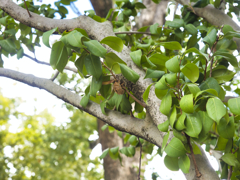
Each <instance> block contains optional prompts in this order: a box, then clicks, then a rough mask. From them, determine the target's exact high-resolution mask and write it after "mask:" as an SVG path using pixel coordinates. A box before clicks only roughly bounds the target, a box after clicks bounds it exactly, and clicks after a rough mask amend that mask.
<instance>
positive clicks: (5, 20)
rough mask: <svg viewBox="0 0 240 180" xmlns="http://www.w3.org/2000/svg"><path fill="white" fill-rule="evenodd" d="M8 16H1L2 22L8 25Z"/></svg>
mask: <svg viewBox="0 0 240 180" xmlns="http://www.w3.org/2000/svg"><path fill="white" fill-rule="evenodd" d="M8 17H9V16H5V17H2V18H0V24H2V25H4V26H6V25H7V18H8Z"/></svg>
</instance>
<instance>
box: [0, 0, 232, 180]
mask: <svg viewBox="0 0 240 180" xmlns="http://www.w3.org/2000/svg"><path fill="white" fill-rule="evenodd" d="M0 8H1V9H2V10H4V11H5V12H7V13H8V14H9V15H10V16H11V17H13V18H14V19H15V20H18V21H20V22H21V23H23V24H25V25H28V26H30V27H33V28H36V29H38V30H41V31H48V30H50V29H53V28H55V27H58V28H59V30H60V32H63V31H65V30H70V29H74V28H77V27H78V28H82V29H85V30H86V31H87V33H88V34H89V36H90V37H91V38H92V39H96V40H98V41H101V40H102V39H103V38H104V37H107V36H114V33H113V30H112V26H111V24H110V23H109V22H104V23H98V22H95V21H94V20H92V19H91V18H89V17H86V16H80V17H78V18H76V19H69V20H56V19H49V18H45V17H42V16H39V15H37V14H34V13H31V15H32V17H29V15H28V14H27V11H26V10H25V9H23V8H21V7H19V6H17V5H16V4H15V3H13V2H12V1H10V0H0ZM202 9H204V8H200V10H202ZM200 10H199V12H198V13H199V15H201V14H200ZM210 10H211V9H210ZM196 11H197V9H196ZM209 13H210V14H211V13H212V12H209ZM220 15H221V17H222V19H221V20H223V19H226V21H224V22H226V23H228V24H229V25H231V24H232V22H233V21H232V19H229V18H227V15H225V14H220ZM209 17H211V18H212V21H217V18H218V17H216V16H210V15H209ZM207 18H208V17H206V19H207ZM107 49H108V51H112V52H113V50H112V49H110V48H107ZM115 53H116V54H117V55H118V56H119V57H120V58H121V59H122V60H123V61H125V62H126V63H127V65H128V66H129V67H130V68H132V69H133V70H134V71H135V72H137V73H138V74H139V75H140V79H139V81H138V82H137V83H136V84H132V85H131V86H129V88H130V90H131V91H132V92H133V93H134V94H135V96H137V98H138V99H142V94H143V92H144V91H145V90H146V88H147V87H148V86H149V85H150V84H151V83H152V81H151V80H148V79H144V76H145V72H144V71H143V70H142V69H140V68H138V67H137V66H136V65H135V64H134V63H133V62H132V60H131V58H130V55H129V53H130V50H129V49H128V48H127V47H124V48H123V51H122V52H120V53H117V52H115ZM0 76H4V77H8V78H11V79H15V80H17V81H20V82H23V83H25V84H28V85H30V86H34V87H38V88H42V89H45V90H47V91H48V92H50V93H52V94H53V95H55V96H57V97H58V98H59V99H62V100H64V101H65V102H68V103H70V104H72V105H73V106H75V107H77V108H79V109H82V110H83V111H86V112H88V113H90V114H92V115H94V116H95V117H98V118H99V119H101V120H103V121H104V122H106V123H108V124H109V125H111V126H113V127H115V128H116V129H118V130H121V131H124V132H128V133H130V134H134V135H136V136H139V137H141V138H143V139H146V140H147V141H149V142H151V143H153V144H155V145H157V146H159V147H160V146H161V143H162V138H163V135H164V133H162V132H159V130H158V129H157V125H158V124H159V123H163V122H164V121H165V120H166V117H165V116H164V115H162V114H161V113H160V111H159V106H160V103H161V101H160V100H159V99H158V98H157V97H156V96H155V93H154V87H153V86H152V87H151V90H150V93H149V100H148V107H147V108H146V109H147V113H148V116H147V118H146V119H145V120H140V119H137V118H133V117H130V116H128V115H123V114H121V113H119V112H116V111H111V110H106V111H107V114H108V116H105V115H103V114H102V113H101V109H100V106H99V105H98V104H96V103H93V102H90V103H89V105H88V106H87V107H86V108H83V107H81V106H80V105H79V102H80V99H81V98H80V97H79V96H78V95H76V94H74V93H72V92H70V91H68V90H66V89H64V88H62V87H60V86H58V85H56V84H54V83H53V82H52V81H50V80H46V79H42V78H37V77H34V76H32V75H26V74H23V73H19V72H16V71H12V70H7V69H2V68H0ZM197 163H198V164H199V170H200V171H201V173H202V174H203V176H202V177H201V178H200V179H206V178H208V179H212V180H214V179H219V178H218V177H217V176H216V173H215V172H214V171H213V170H212V169H211V167H210V166H209V168H208V169H211V171H210V172H209V171H207V169H204V167H206V166H208V165H209V162H208V159H207V158H206V157H205V156H201V158H199V159H198V162H197ZM193 175H194V172H193V171H190V173H189V174H188V175H186V177H187V179H193V177H194V176H193Z"/></svg>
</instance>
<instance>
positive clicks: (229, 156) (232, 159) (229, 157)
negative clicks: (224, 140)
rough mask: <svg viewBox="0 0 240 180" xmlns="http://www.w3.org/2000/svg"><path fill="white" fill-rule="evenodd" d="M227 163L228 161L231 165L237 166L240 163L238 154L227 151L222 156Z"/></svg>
mask: <svg viewBox="0 0 240 180" xmlns="http://www.w3.org/2000/svg"><path fill="white" fill-rule="evenodd" d="M221 159H222V160H223V161H224V162H225V163H227V164H228V165H229V166H236V165H237V164H239V162H238V160H237V158H236V156H235V155H234V154H232V153H226V154H224V155H223V156H222V158H221Z"/></svg>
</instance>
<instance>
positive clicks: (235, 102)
mask: <svg viewBox="0 0 240 180" xmlns="http://www.w3.org/2000/svg"><path fill="white" fill-rule="evenodd" d="M228 107H229V109H230V111H231V112H232V113H233V114H235V115H240V97H238V98H232V99H229V100H228Z"/></svg>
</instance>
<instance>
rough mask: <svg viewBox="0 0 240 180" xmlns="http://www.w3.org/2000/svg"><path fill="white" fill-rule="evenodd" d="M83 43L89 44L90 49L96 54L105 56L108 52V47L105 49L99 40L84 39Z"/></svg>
mask: <svg viewBox="0 0 240 180" xmlns="http://www.w3.org/2000/svg"><path fill="white" fill-rule="evenodd" d="M83 44H84V45H85V46H87V48H88V50H89V51H90V52H91V53H92V54H94V55H95V56H99V57H102V58H104V57H105V55H106V54H107V49H105V48H104V47H103V46H102V45H101V44H100V43H99V42H98V41H97V40H91V41H84V42H83Z"/></svg>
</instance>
